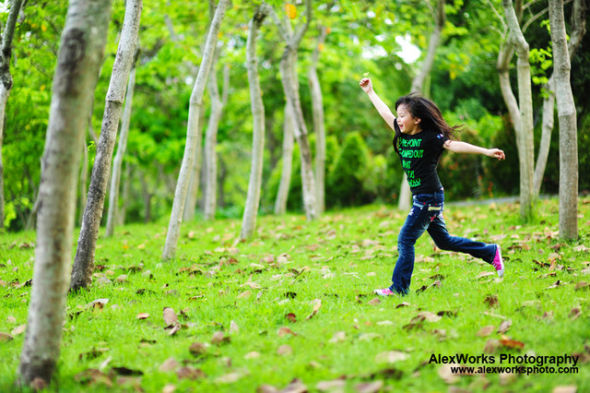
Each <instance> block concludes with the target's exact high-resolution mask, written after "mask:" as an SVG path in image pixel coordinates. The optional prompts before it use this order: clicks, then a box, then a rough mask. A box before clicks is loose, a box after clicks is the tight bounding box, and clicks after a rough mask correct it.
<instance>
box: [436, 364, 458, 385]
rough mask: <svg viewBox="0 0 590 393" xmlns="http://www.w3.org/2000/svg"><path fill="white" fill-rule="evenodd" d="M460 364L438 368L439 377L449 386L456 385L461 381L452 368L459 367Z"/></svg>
mask: <svg viewBox="0 0 590 393" xmlns="http://www.w3.org/2000/svg"><path fill="white" fill-rule="evenodd" d="M458 366H460V365H459V364H443V365H442V366H440V367H439V368H438V376H439V377H441V378H442V379H443V381H445V382H446V383H448V384H451V383H455V382H457V381H458V380H459V376H458V375H456V374H454V373H453V371H452V369H451V367H458Z"/></svg>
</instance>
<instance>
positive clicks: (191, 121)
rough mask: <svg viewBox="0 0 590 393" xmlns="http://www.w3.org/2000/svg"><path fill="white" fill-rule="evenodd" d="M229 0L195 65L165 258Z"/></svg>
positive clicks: (173, 242) (172, 248) (172, 249)
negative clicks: (196, 65) (204, 93)
mask: <svg viewBox="0 0 590 393" xmlns="http://www.w3.org/2000/svg"><path fill="white" fill-rule="evenodd" d="M228 3H229V0H219V4H218V5H217V9H216V10H215V16H214V17H213V21H212V22H211V26H210V28H209V33H208V34H207V41H206V43H205V50H204V51H203V60H202V61H201V66H200V67H199V73H198V75H197V80H196V81H195V85H194V88H193V91H192V93H191V98H190V105H189V113H188V125H187V133H186V145H185V148H184V155H183V157H182V165H181V167H180V173H179V175H178V181H177V183H176V191H175V193H174V202H173V205H172V213H171V214H170V222H169V224H168V232H167V234H166V243H165V245H164V251H163V253H162V259H164V260H168V259H172V258H174V256H175V254H176V247H177V244H178V236H179V235H180V224H181V223H182V217H183V211H184V204H185V202H186V195H187V191H188V186H189V181H190V171H191V169H194V168H193V162H194V159H195V155H196V153H195V150H196V149H197V145H198V144H199V142H200V141H199V140H198V139H200V138H197V137H198V136H199V134H200V133H199V131H198V128H199V124H198V123H199V122H198V119H199V116H200V112H201V107H202V105H203V92H204V91H205V84H206V83H207V79H208V77H209V72H210V70H211V64H212V62H213V56H214V52H215V47H216V45H217V35H218V33H219V28H220V26H221V21H222V19H223V15H224V14H225V9H226V8H227V5H228Z"/></svg>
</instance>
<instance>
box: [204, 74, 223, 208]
mask: <svg viewBox="0 0 590 393" xmlns="http://www.w3.org/2000/svg"><path fill="white" fill-rule="evenodd" d="M214 70H215V68H214V67H213V70H212V71H214ZM228 88H229V66H228V65H227V64H226V65H225V66H224V67H223V90H222V94H221V97H220V96H219V89H218V88H217V78H216V76H215V72H213V74H212V75H211V77H210V78H209V95H210V96H211V115H210V117H209V125H208V126H207V132H206V134H205V149H204V154H203V156H204V159H205V173H206V175H205V184H204V185H203V191H204V196H203V212H204V216H205V220H213V219H214V218H215V209H216V205H217V198H216V196H215V194H216V191H217V152H216V151H215V149H216V148H217V130H218V129H219V120H220V119H221V115H222V113H223V108H224V107H225V104H226V102H227V94H228Z"/></svg>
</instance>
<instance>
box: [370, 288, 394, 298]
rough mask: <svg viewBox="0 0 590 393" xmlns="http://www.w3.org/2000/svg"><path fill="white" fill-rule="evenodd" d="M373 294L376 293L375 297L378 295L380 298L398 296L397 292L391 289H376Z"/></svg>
mask: <svg viewBox="0 0 590 393" xmlns="http://www.w3.org/2000/svg"><path fill="white" fill-rule="evenodd" d="M373 292H374V293H375V295H378V296H393V295H397V294H396V293H395V292H393V291H392V290H391V289H389V288H385V289H375V290H374V291H373Z"/></svg>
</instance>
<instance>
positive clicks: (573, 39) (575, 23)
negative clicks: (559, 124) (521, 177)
mask: <svg viewBox="0 0 590 393" xmlns="http://www.w3.org/2000/svg"><path fill="white" fill-rule="evenodd" d="M582 2H583V0H574V5H573V10H572V18H571V26H572V32H571V34H570V39H569V42H568V44H567V48H568V53H569V58H570V61H571V59H572V58H573V56H574V53H575V52H576V50H577V49H578V47H579V46H580V44H581V42H582V37H583V36H584V34H585V33H586V18H585V11H586V10H585V7H584V6H583V4H582ZM554 75H555V71H554V72H553V73H552V74H551V77H550V78H549V81H548V82H547V84H546V85H545V86H544V90H545V92H546V94H547V96H546V97H545V98H544V99H543V121H542V133H541V143H540V145H539V153H538V156H537V163H536V165H535V174H534V178H533V184H534V193H535V196H538V195H539V193H540V191H541V185H542V183H543V175H544V173H545V167H546V165H547V158H548V157H549V147H550V144H551V133H552V131H553V124H554V109H555V88H554V78H555V76H554Z"/></svg>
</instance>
